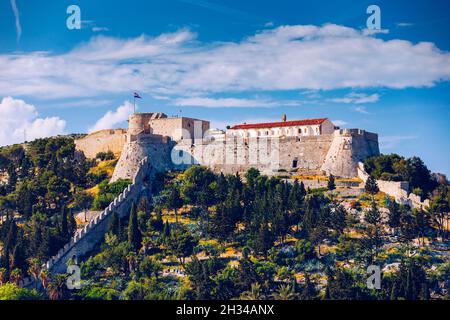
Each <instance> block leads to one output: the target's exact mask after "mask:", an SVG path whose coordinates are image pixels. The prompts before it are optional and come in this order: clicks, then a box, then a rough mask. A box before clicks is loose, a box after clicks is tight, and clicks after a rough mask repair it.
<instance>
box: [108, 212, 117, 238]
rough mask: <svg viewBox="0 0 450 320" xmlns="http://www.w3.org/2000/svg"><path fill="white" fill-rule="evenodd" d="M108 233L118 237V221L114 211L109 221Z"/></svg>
mask: <svg viewBox="0 0 450 320" xmlns="http://www.w3.org/2000/svg"><path fill="white" fill-rule="evenodd" d="M108 233H112V234H114V235H116V236H117V237H120V221H119V217H118V216H117V212H116V211H114V212H113V214H112V216H111V220H109V224H108Z"/></svg>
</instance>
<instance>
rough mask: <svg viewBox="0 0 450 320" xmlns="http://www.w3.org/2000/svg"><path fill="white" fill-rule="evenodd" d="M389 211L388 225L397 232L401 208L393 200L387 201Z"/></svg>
mask: <svg viewBox="0 0 450 320" xmlns="http://www.w3.org/2000/svg"><path fill="white" fill-rule="evenodd" d="M388 208H389V213H388V225H389V227H390V228H392V229H393V230H394V232H395V233H397V232H398V229H399V227H400V219H401V210H400V206H399V205H398V204H397V202H395V201H391V202H390V203H389V206H388Z"/></svg>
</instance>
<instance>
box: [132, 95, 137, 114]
mask: <svg viewBox="0 0 450 320" xmlns="http://www.w3.org/2000/svg"><path fill="white" fill-rule="evenodd" d="M133 106H134V108H133V109H134V113H136V96H135V95H133Z"/></svg>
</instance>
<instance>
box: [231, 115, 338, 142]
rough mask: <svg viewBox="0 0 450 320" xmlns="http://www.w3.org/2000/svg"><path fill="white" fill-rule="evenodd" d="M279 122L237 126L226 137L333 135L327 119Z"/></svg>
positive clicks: (333, 127) (332, 126)
mask: <svg viewBox="0 0 450 320" xmlns="http://www.w3.org/2000/svg"><path fill="white" fill-rule="evenodd" d="M283 120H284V121H281V122H266V123H254V124H247V123H244V124H239V125H235V126H233V127H231V128H230V129H229V130H228V131H227V135H231V136H237V137H242V138H256V137H271V138H272V137H302V136H319V135H323V134H333V133H334V130H335V129H336V128H335V125H334V124H333V123H332V122H331V121H330V120H329V119H327V118H320V119H304V120H293V121H286V118H285V117H283Z"/></svg>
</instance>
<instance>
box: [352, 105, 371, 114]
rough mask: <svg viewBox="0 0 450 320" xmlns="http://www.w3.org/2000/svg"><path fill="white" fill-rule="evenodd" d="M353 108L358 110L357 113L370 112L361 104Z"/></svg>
mask: <svg viewBox="0 0 450 320" xmlns="http://www.w3.org/2000/svg"><path fill="white" fill-rule="evenodd" d="M354 110H355V111H356V112H359V113H362V114H370V112H369V111H367V109H366V107H363V106H358V107H355V108H354Z"/></svg>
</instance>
